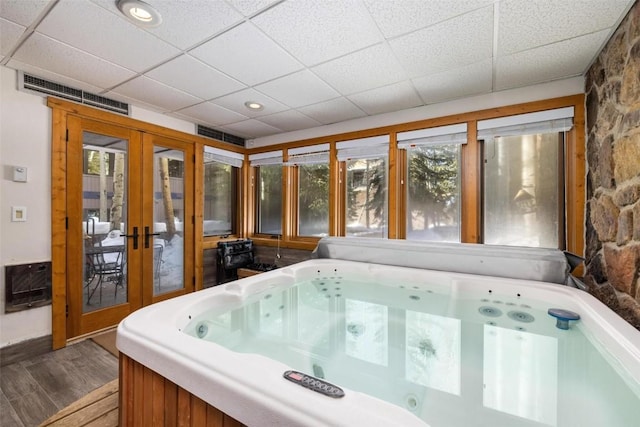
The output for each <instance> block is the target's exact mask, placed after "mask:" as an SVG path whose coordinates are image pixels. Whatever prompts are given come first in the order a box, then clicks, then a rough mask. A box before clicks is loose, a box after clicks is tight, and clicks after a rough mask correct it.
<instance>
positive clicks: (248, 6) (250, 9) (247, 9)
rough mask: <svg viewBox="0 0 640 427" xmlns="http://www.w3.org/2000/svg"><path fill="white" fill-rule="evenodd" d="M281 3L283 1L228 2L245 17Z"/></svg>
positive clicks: (228, 0) (250, 0) (246, 0)
mask: <svg viewBox="0 0 640 427" xmlns="http://www.w3.org/2000/svg"><path fill="white" fill-rule="evenodd" d="M280 1H281V0H227V3H229V4H230V5H231V6H233V7H234V8H235V9H236V10H238V11H239V12H240V13H242V14H243V15H244V16H251V15H254V14H256V13H257V12H258V11H261V10H264V9H266V8H268V7H269V6H271V5H273V4H275V3H279V2H280Z"/></svg>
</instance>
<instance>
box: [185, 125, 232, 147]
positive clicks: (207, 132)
mask: <svg viewBox="0 0 640 427" xmlns="http://www.w3.org/2000/svg"><path fill="white" fill-rule="evenodd" d="M196 132H197V134H198V135H200V136H206V137H207V138H212V139H217V140H218V141H224V142H228V143H231V144H234V145H239V146H240V147H244V138H240V137H239V136H235V135H231V134H230V133H224V132H221V131H219V130H216V129H213V128H209V127H206V126H202V125H197V130H196Z"/></svg>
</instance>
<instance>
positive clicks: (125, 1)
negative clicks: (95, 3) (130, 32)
mask: <svg viewBox="0 0 640 427" xmlns="http://www.w3.org/2000/svg"><path fill="white" fill-rule="evenodd" d="M118 9H120V12H122V13H123V14H124V16H126V17H127V18H129V19H130V20H131V21H133V22H134V23H135V24H137V25H142V26H144V27H157V26H158V25H160V24H161V23H162V16H160V13H158V11H157V10H155V9H154V8H153V7H152V6H151V5H149V4H147V3H145V2H143V1H140V0H118Z"/></svg>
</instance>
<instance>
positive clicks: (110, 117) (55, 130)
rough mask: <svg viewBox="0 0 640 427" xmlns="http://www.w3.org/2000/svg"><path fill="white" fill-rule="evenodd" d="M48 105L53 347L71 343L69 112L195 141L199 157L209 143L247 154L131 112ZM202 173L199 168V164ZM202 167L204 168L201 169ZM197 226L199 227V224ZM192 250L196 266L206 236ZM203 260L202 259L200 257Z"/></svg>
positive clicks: (58, 103)
mask: <svg viewBox="0 0 640 427" xmlns="http://www.w3.org/2000/svg"><path fill="white" fill-rule="evenodd" d="M47 106H48V107H49V108H51V110H52V113H51V261H52V277H51V279H52V307H51V312H52V313H51V329H52V336H53V340H52V348H53V349H54V350H55V349H59V348H63V347H65V346H66V345H67V296H68V295H67V288H66V286H67V280H68V275H67V252H66V223H67V221H68V219H67V217H68V215H67V190H68V185H67V181H66V180H67V170H68V165H67V159H66V154H67V119H68V116H69V115H76V116H79V117H82V118H87V119H92V120H96V121H101V122H104V123H106V124H114V125H118V126H122V127H126V128H128V129H130V130H132V131H140V132H145V133H151V134H154V135H159V136H163V137H167V138H173V139H177V140H180V141H183V142H187V143H191V144H192V145H193V146H194V152H195V153H197V154H196V158H197V157H198V156H200V158H202V157H201V156H202V153H201V152H200V151H201V150H202V147H204V145H209V146H213V147H217V148H221V149H224V150H228V151H234V152H238V153H242V154H244V153H245V152H246V150H245V149H244V147H237V146H232V145H230V144H228V143H224V142H221V141H217V140H212V139H209V138H204V137H200V136H197V135H192V134H188V133H184V132H180V131H177V130H173V129H168V128H165V127H162V126H158V125H155V124H152V123H147V122H143V121H140V120H136V119H132V118H130V117H127V116H123V115H119V114H115V113H110V112H107V111H103V110H99V109H96V108H93V107H88V106H85V105H81V104H77V103H75V102H70V101H65V100H62V99H59V98H52V97H49V98H47ZM195 170H196V171H195V173H198V168H195ZM200 170H202V169H200ZM201 181H202V180H200V179H197V176H196V177H194V187H195V188H194V189H193V191H194V197H197V195H198V194H202V188H201V187H202V182H201ZM195 229H196V230H197V228H195ZM194 236H195V239H194V242H190V243H189V245H188V246H190V247H193V248H192V250H193V252H192V254H193V258H194V259H195V263H194V264H195V266H198V265H201V263H202V261H201V258H202V238H201V236H200V235H198V234H194ZM199 260H200V261H199ZM195 276H196V284H195V289H196V290H197V289H201V288H202V275H201V274H198V273H197V272H196V274H195Z"/></svg>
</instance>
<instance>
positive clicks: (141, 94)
mask: <svg viewBox="0 0 640 427" xmlns="http://www.w3.org/2000/svg"><path fill="white" fill-rule="evenodd" d="M113 93H116V94H121V95H124V96H128V97H130V98H133V99H139V100H140V101H143V102H146V103H148V104H151V105H156V106H158V107H160V108H161V109H163V110H164V111H175V110H179V109H181V108H184V107H187V106H189V105H193V104H197V103H200V102H202V101H203V100H202V99H201V98H197V97H195V96H191V95H189V94H187V93H185V92H182V91H179V90H177V89H174V88H172V87H169V86H167V85H165V84H162V83H160V82H157V81H155V80H152V79H150V78H148V77H144V76H140V77H136V78H135V79H133V80H130V81H128V82H126V83H124V84H122V85H120V86H118V87H116V88H115V89H114V90H113Z"/></svg>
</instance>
